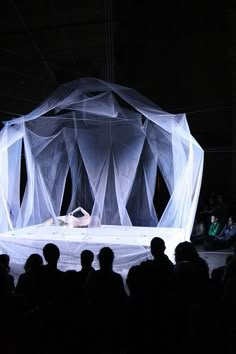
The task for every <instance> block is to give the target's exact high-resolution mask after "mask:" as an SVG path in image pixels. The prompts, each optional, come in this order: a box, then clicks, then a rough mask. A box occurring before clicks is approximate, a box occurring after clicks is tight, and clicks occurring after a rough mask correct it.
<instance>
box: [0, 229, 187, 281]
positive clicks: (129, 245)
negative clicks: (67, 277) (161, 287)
mask: <svg viewBox="0 0 236 354" xmlns="http://www.w3.org/2000/svg"><path fill="white" fill-rule="evenodd" d="M155 236H158V237H161V238H163V240H164V241H165V243H166V254H167V255H168V256H169V257H170V259H171V260H174V249H175V247H176V245H177V244H178V243H179V242H183V241H184V230H183V229H174V228H157V227H135V226H115V225H114V226H112V225H111V226H108V225H102V226H101V227H96V228H69V227H63V226H42V225H34V226H30V227H26V228H22V229H17V230H13V231H8V232H5V233H0V253H7V254H8V255H9V256H10V260H11V261H10V266H11V272H12V274H13V275H14V276H15V277H16V278H17V277H18V275H19V274H21V273H22V272H23V271H24V270H23V265H24V263H25V261H26V259H27V258H28V256H29V255H30V254H32V253H38V254H41V255H42V249H43V247H44V246H45V244H47V243H49V242H51V243H55V244H56V245H57V246H58V247H59V249H60V252H61V256H60V260H59V266H58V267H59V268H60V269H61V270H63V271H66V270H69V269H75V270H80V253H81V251H82V250H84V249H90V250H91V251H93V252H94V254H95V260H94V267H95V268H98V263H97V257H96V256H97V254H98V252H99V250H100V248H102V247H104V246H109V247H111V248H112V249H113V251H114V253H115V261H114V270H115V271H117V272H119V273H121V274H123V275H125V274H126V273H127V271H128V269H129V268H130V267H131V266H132V265H135V264H139V263H141V262H142V261H143V260H146V259H148V258H150V249H149V245H150V241H151V239H152V238H153V237H155Z"/></svg>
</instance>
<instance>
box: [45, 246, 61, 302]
mask: <svg viewBox="0 0 236 354" xmlns="http://www.w3.org/2000/svg"><path fill="white" fill-rule="evenodd" d="M43 256H44V259H45V261H46V265H44V266H42V268H41V270H40V276H39V278H40V301H41V302H42V304H49V303H51V302H54V301H55V300H57V299H58V298H59V297H60V296H61V294H62V290H63V280H64V273H63V272H62V271H61V270H59V269H58V268H57V264H58V261H59V258H60V250H59V248H58V247H57V245H55V244H53V243H47V244H46V245H45V246H44V248H43Z"/></svg>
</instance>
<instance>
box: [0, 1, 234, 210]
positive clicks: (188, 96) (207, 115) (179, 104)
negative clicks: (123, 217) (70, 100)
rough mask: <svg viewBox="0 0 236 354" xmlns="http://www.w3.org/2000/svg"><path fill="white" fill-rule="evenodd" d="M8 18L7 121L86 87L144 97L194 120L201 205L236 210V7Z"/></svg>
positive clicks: (94, 6)
mask: <svg viewBox="0 0 236 354" xmlns="http://www.w3.org/2000/svg"><path fill="white" fill-rule="evenodd" d="M0 8H1V11H0V17H1V18H0V78H1V79H0V120H1V121H3V120H7V119H11V118H13V117H16V116H18V115H19V116H20V115H22V114H25V113H28V112H30V111H31V110H32V109H33V108H34V107H35V106H36V105H37V104H39V103H40V102H41V101H42V100H43V99H44V98H46V97H47V96H48V95H49V94H50V93H51V92H52V91H53V90H54V89H55V88H56V87H57V86H58V85H59V84H60V83H63V82H67V81H70V80H73V79H78V78H80V77H97V78H101V79H105V80H109V81H114V82H116V83H118V84H122V85H126V86H129V87H132V88H135V89H136V90H138V91H140V92H141V93H142V94H143V95H145V96H146V97H148V98H150V99H151V100H153V101H154V102H155V103H157V104H158V105H159V106H161V107H162V108H163V109H165V110H166V111H169V112H171V113H180V112H186V113H187V119H188V122H189V126H190V130H191V132H192V134H193V136H194V137H195V138H196V139H197V140H198V142H199V143H200V145H201V146H202V147H203V149H204V150H205V166H204V176H203V184H202V192H201V196H202V197H203V198H207V196H208V195H209V194H210V193H211V192H212V191H214V192H218V193H222V194H223V195H224V197H225V199H226V200H227V201H228V202H229V203H230V204H232V205H233V206H235V204H236V183H235V177H236V169H235V163H236V157H235V156H236V146H235V145H236V137H235V128H236V126H235V107H236V104H235V102H236V4H235V2H234V1H227V0H224V1H223V0H222V1H219V0H215V1H213V0H212V1H211V0H206V1H205V2H200V1H195V0H191V1H190V0H182V1H181V0H178V1H170V0H165V1H162V2H161V1H160V2H158V1H152V2H151V1H137V0H136V1H135V0H126V1H124V0H113V1H112V0H94V1H92V0H66V1H65V0H64V1H61V0H40V1H38V0H33V1H29V0H18V1H17V0H8V1H2V2H1V5H0ZM159 182H160V183H161V181H159ZM159 193H162V192H160V191H159ZM164 194H165V191H163V195H164ZM158 207H160V208H161V206H158Z"/></svg>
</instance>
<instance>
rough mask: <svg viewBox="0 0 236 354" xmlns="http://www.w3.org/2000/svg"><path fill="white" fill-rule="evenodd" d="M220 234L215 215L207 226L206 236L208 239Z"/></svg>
mask: <svg viewBox="0 0 236 354" xmlns="http://www.w3.org/2000/svg"><path fill="white" fill-rule="evenodd" d="M219 232H220V223H219V221H218V217H217V216H215V215H212V216H211V223H210V226H209V230H208V233H207V234H208V236H209V237H215V236H217V235H218V234H219Z"/></svg>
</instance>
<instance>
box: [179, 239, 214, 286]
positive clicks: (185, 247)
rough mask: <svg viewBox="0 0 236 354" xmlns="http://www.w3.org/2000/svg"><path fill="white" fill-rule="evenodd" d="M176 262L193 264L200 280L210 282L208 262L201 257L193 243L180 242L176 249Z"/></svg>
mask: <svg viewBox="0 0 236 354" xmlns="http://www.w3.org/2000/svg"><path fill="white" fill-rule="evenodd" d="M175 261H176V264H177V263H179V262H183V261H187V262H190V263H192V264H193V265H194V266H195V267H196V271H197V273H198V275H199V280H202V281H208V280H209V268H208V264H207V262H206V261H205V260H204V259H203V258H201V257H200V256H199V254H198V253H197V251H196V249H195V247H194V246H193V244H192V243H191V242H188V241H184V242H180V243H179V244H178V245H177V246H176V248H175Z"/></svg>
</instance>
